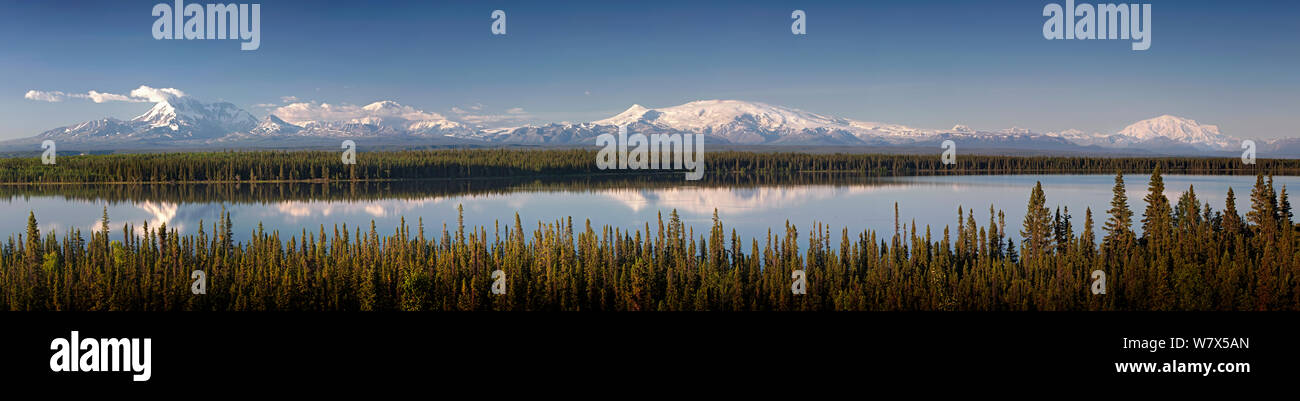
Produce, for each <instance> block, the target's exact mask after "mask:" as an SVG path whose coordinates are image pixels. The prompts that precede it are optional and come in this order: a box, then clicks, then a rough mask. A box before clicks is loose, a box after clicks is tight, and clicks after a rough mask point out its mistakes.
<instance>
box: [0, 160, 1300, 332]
mask: <svg viewBox="0 0 1300 401" xmlns="http://www.w3.org/2000/svg"><path fill="white" fill-rule="evenodd" d="M475 152H481V153H478V155H480V156H482V155H492V154H494V152H505V151H475ZM575 152H576V151H575ZM731 156H734V157H733V158H732V159H728V158H727V156H724V157H723V158H721V160H722V161H721V162H719V161H716V160H718V159H717V158H715V159H713V160H715V162H714V163H718V164H715V166H716V165H721V164H724V163H727V162H728V161H730V162H734V164H733V166H732V167H730V168H726V167H722V168H723V170H725V171H732V172H736V171H741V170H746V169H749V170H750V171H753V169H755V168H758V169H760V170H761V169H762V166H764V163H765V162H764V161H763V160H765V159H764V158H762V157H754V158H753V160H754V161H755V162H754V164H743V163H741V162H740V160H741V159H744V158H745V157H748V156H744V155H743V154H734V155H731ZM742 156H744V157H742ZM111 157H125V158H136V157H140V158H149V157H161V158H163V159H164V160H165V159H166V156H111ZM230 157H234V158H238V157H243V156H241V154H232V155H231V156H230ZM466 157H469V156H466ZM581 157H586V156H581ZM581 157H579V156H574V159H575V160H578V159H580V158H581ZM793 157H794V156H788V155H780V156H776V157H772V159H774V160H787V159H785V158H791V159H789V160H795V159H793ZM836 157H841V156H838V155H836V156H808V157H807V158H805V159H798V160H799V161H797V163H803V164H804V165H808V166H809V167H810V169H812V168H814V167H820V168H821V169H823V170H826V169H839V168H846V169H847V168H849V167H848V166H840V165H836V164H834V163H829V164H826V165H822V164H821V162H820V161H818V160H819V158H825V159H826V160H834V158H836ZM914 159H915V160H921V158H919V157H916V158H914ZM196 160H208V159H204V158H199V159H196ZM311 160H312V159H311V158H300V159H299V161H300V162H304V163H308V164H310V161H311ZM322 160H323V159H322ZM557 160H558V159H557ZM586 160H588V162H589V160H590V159H586ZM844 160H860V161H858V162H853V163H855V164H853V166H852V168H861V169H865V170H870V169H871V168H873V167H872V163H874V162H870V161H869V160H877V159H869V158H861V157H860V158H856V159H854V158H850V157H844ZM878 160H897V161H906V160H910V159H908V158H907V157H903V156H897V157H896V156H883V157H881V158H880V159H878ZM966 160H968V161H967V163H991V164H996V165H1007V166H1012V165H1020V164H1023V163H1031V162H1034V160H1036V159H1033V158H1029V159H1016V158H997V157H990V158H979V157H972V158H967V159H966ZM1043 160H1044V161H1042V162H1041V163H1043V164H1042V169H1051V168H1053V167H1051V166H1058V165H1065V164H1069V163H1068V160H1070V159H1043ZM1046 160H1050V161H1046ZM1062 160H1065V161H1066V162H1063V161H1062ZM1081 160H1087V159H1081ZM533 161H537V159H527V160H523V159H516V160H510V161H505V159H502V160H501V163H506V164H510V163H531V162H533ZM5 162H6V163H10V164H13V163H22V162H18V161H12V160H6V161H5ZM322 162H323V161H322ZM562 162H563V161H562V160H560V161H556V163H561V164H562ZM61 163H62V162H61ZM1034 163H1037V162H1034ZM1080 163H1082V165H1086V166H1087V167H1089V168H1102V167H1098V166H1104V167H1106V168H1110V169H1111V172H1112V173H1114V172H1115V171H1133V170H1135V169H1138V168H1144V167H1146V166H1151V168H1150V169H1149V170H1147V172H1146V174H1151V178H1152V179H1151V181H1150V187H1149V188H1147V193H1148V195H1147V197H1146V201H1147V202H1146V204H1147V205H1148V206H1147V207H1146V209H1145V210H1131V209H1130V208H1129V202H1128V201H1129V200H1128V199H1127V197H1126V195H1125V185H1124V180H1123V178H1124V176H1123V173H1122V172H1121V173H1116V175H1115V186H1114V198H1113V200H1112V201H1111V203H1110V205H1108V206H1105V207H1102V208H1098V209H1097V210H1094V209H1093V208H1088V209H1086V210H1084V211H1082V219H1083V223H1082V225H1081V227H1083V228H1082V229H1081V230H1077V229H1075V225H1076V223H1078V218H1079V216H1078V215H1077V214H1078V213H1079V212H1080V211H1077V210H1076V211H1070V210H1060V209H1058V210H1050V209H1049V208H1048V207H1047V206H1046V205H1047V204H1048V202H1047V197H1048V196H1049V195H1050V194H1046V193H1044V192H1043V190H1042V186H1041V183H1040V184H1039V185H1038V186H1036V187H1034V188H1033V189H1032V191H1031V192H1030V193H1029V194H1028V195H1029V196H1028V204H1027V209H1026V215H1025V216H1026V217H1025V219H1024V224H1023V226H1022V227H1007V226H1006V224H1005V219H1004V218H1003V212H1002V211H1000V210H995V209H993V208H992V207H990V208H989V209H988V210H987V211H985V210H978V211H977V210H973V209H969V208H967V209H958V210H956V211H954V212H955V213H956V216H954V217H955V220H954V224H953V225H952V226H946V227H928V226H927V227H923V228H918V227H916V225H915V224H908V225H906V226H907V227H908V228H909V229H908V230H906V232H904V230H899V229H898V228H897V227H899V226H900V225H899V224H898V222H899V220H900V219H902V218H901V217H899V216H898V212H897V210H896V211H895V217H894V218H895V227H896V228H895V230H894V232H884V233H882V232H875V231H862V232H850V231H849V230H848V229H844V230H843V231H841V232H838V233H833V232H830V231H829V230H828V229H826V228H825V227H824V226H822V225H819V224H814V225H812V226H811V229H807V230H806V231H804V232H801V231H800V229H799V228H797V227H796V226H795V225H792V224H790V223H787V224H786V226H785V227H784V231H777V232H769V234H768V235H767V236H766V237H764V238H739V237H738V236H737V235H736V233H735V231H728V229H727V227H726V225H725V224H724V223H725V222H723V221H720V220H718V219H717V217H716V212H715V217H714V221H713V223H712V226H711V227H707V232H696V231H695V228H694V227H688V226H686V225H685V224H683V222H682V221H681V219H680V218H679V217H678V215H677V213H676V211H672V212H671V213H668V215H667V216H662V215H661V216H660V218H659V219H658V221H651V222H646V223H645V225H644V226H643V227H640V228H638V229H635V230H623V229H620V228H612V227H608V226H605V227H593V226H592V225H591V224H590V223H589V222H584V221H582V220H578V221H575V220H574V219H573V218H572V217H570V218H566V219H563V220H557V221H550V222H539V223H536V225H533V224H527V225H526V224H525V223H524V222H521V221H520V220H519V217H518V215H517V214H516V215H515V216H514V218H513V220H511V219H509V217H508V216H503V218H505V219H506V220H505V221H504V222H499V223H498V224H497V225H495V226H492V227H465V226H464V224H463V222H461V223H460V224H458V225H457V226H455V227H447V226H445V225H443V226H442V227H425V225H424V223H423V222H422V221H418V220H417V221H415V222H406V221H403V224H402V225H401V227H399V228H398V229H396V230H395V231H393V232H385V233H380V232H376V230H375V227H374V224H373V222H372V223H371V225H370V227H368V228H367V227H348V226H330V227H327V226H323V225H322V226H320V227H318V228H317V229H315V230H302V231H301V232H297V233H281V232H266V231H264V230H263V229H262V227H260V225H259V227H234V226H233V224H232V223H231V222H230V220H229V214H224V215H225V216H226V217H225V218H223V219H221V220H219V221H215V222H209V223H208V224H207V225H206V227H204V226H203V225H202V224H201V228H200V229H199V230H197V232H196V233H194V234H181V233H179V232H177V231H176V230H174V229H170V228H168V227H166V226H159V227H148V226H140V227H137V226H132V225H122V226H116V227H115V226H113V222H112V220H111V218H110V216H108V213H107V211H106V210H105V212H104V216H103V219H102V222H101V224H102V225H101V227H100V229H99V230H94V231H93V232H88V233H83V232H81V231H80V230H77V229H69V230H68V231H66V232H61V233H54V232H48V233H42V232H40V231H39V230H38V225H37V219H38V218H39V217H40V216H36V215H34V214H32V215H29V218H28V226H27V231H26V233H25V234H20V235H16V236H13V237H10V238H9V239H8V241H7V242H6V243H4V244H0V310H10V311H182V310H184V311H264V310H265V311H297V310H304V311H383V310H404V311H421V310H432V311H489V310H503V311H504V310H515V311H594V310H601V311H685V310H711V311H814V310H827V311H830V310H864V311H907V310H938V311H953V310H977V311H994V310H1016V311H1054V310H1142V311H1146V310H1300V278H1298V277H1300V251H1298V250H1297V228H1298V227H1297V226H1296V225H1294V224H1293V223H1292V217H1293V215H1292V214H1293V213H1292V208H1291V205H1290V202H1289V200H1288V196H1287V193H1286V189H1285V188H1282V189H1281V191H1280V193H1279V192H1278V191H1277V189H1276V188H1274V186H1273V179H1272V177H1271V176H1265V175H1264V174H1259V173H1257V174H1256V180H1255V181H1256V182H1255V185H1254V187H1253V188H1252V189H1251V190H1250V193H1249V194H1243V195H1242V196H1248V198H1242V199H1240V200H1239V199H1238V198H1237V195H1238V194H1234V193H1233V192H1232V191H1231V190H1230V191H1229V192H1228V194H1227V196H1228V197H1227V204H1226V207H1225V208H1224V210H1212V209H1211V208H1210V207H1209V205H1208V204H1207V203H1204V202H1201V201H1200V200H1199V199H1198V198H1197V195H1196V192H1195V188H1189V189H1188V190H1187V191H1186V192H1185V193H1184V194H1183V195H1182V196H1181V197H1180V198H1179V199H1176V200H1172V201H1171V200H1170V199H1167V198H1166V197H1165V196H1164V195H1163V194H1164V192H1165V188H1164V184H1163V181H1162V179H1161V178H1162V171H1161V166H1166V167H1171V166H1172V167H1174V168H1173V169H1174V170H1177V171H1186V170H1188V169H1191V168H1192V167H1198V168H1205V169H1215V168H1219V167H1222V168H1223V169H1224V170H1231V169H1232V167H1227V166H1230V165H1231V163H1230V162H1229V161H1227V160H1223V161H1218V160H1215V159H1210V160H1200V161H1198V160H1195V159H1188V160H1182V161H1176V162H1168V163H1159V162H1151V161H1140V160H1137V159H1133V160H1127V159H1106V160H1102V161H1096V162H1080ZM1277 163H1278V164H1277V165H1272V166H1273V167H1275V168H1277V169H1279V170H1283V171H1285V170H1286V169H1287V168H1294V166H1291V165H1292V164H1294V163H1292V162H1285V161H1284V162H1277ZM186 164H187V163H181V162H177V163H175V164H167V163H160V164H157V165H150V164H147V163H146V164H140V165H138V166H137V167H133V168H126V167H122V166H125V165H126V164H125V163H124V164H123V165H122V166H118V167H119V168H116V169H114V168H105V169H95V170H94V171H95V172H93V173H92V170H89V169H84V170H77V169H69V170H68V171H69V172H68V173H66V174H64V175H62V176H58V177H57V179H50V180H47V181H49V182H53V181H60V180H67V179H69V178H74V179H75V180H81V181H95V180H104V181H117V180H144V181H149V180H199V179H203V178H212V177H222V176H221V175H219V174H220V172H216V171H206V170H204V168H205V167H204V166H210V164H205V163H197V164H193V165H191V166H190V167H182V166H184V165H186ZM336 164H337V163H336ZM151 166H153V167H151ZM402 168H403V167H401V166H400V165H398V164H394V165H389V166H385V167H383V169H384V171H387V172H389V173H392V172H393V171H402V170H401V169H402ZM970 168H972V169H974V168H977V167H974V166H971V167H970ZM980 168H982V169H985V170H981V171H989V172H995V171H996V168H994V169H987V168H988V166H983V167H980ZM238 169H243V170H240V171H250V173H249V174H257V177H259V178H260V177H268V176H276V177H287V178H293V177H299V175H294V174H301V172H298V173H289V172H276V170H274V169H271V170H267V169H263V168H260V167H258V166H244V167H238ZM248 169H251V170H248ZM326 170H328V169H326ZM471 170H472V169H471ZM0 171H3V172H4V176H5V178H6V179H11V180H26V179H31V178H32V177H31V174H32V173H31V171H32V170H24V169H22V168H6V169H3V170H0ZM78 171H80V172H78ZM232 171H233V170H232ZM303 171H321V170H320V169H314V170H313V169H311V168H307V169H305V170H303ZM536 171H545V169H544V168H543V169H542V170H536ZM789 171H800V170H789ZM372 172H373V171H372ZM468 173H469V170H466V174H468ZM475 173H477V172H475ZM208 174H218V175H216V176H213V175H208ZM226 174H230V175H229V176H228V177H226V178H234V179H245V177H248V178H251V176H249V175H243V174H244V173H230V172H227V173H226ZM322 174H325V175H326V176H328V177H331V178H333V177H335V175H336V172H334V171H327V172H325V173H322ZM369 174H370V173H366V174H365V175H367V176H368V175H369ZM403 174H404V173H403ZM236 175H237V176H238V177H237V178H236V177H235V176H236ZM40 180H41V179H40V178H39V177H38V178H37V180H36V181H40ZM1239 201H1240V202H1241V206H1240V207H1241V209H1243V211H1244V212H1245V213H1244V214H1243V213H1241V212H1240V211H1239V210H1238V206H1237V203H1238V202H1239ZM1094 219H1103V220H1104V222H1105V223H1104V227H1105V229H1104V230H1103V231H1102V232H1093V230H1092V227H1093V224H1092V223H1093V220H1094ZM1139 229H1140V231H1139ZM234 230H250V231H251V232H252V240H251V241H249V242H247V243H243V242H235V241H233V240H232V238H233V233H234V232H235V231H234ZM776 230H780V227H778V228H776ZM1008 230H1016V231H1008ZM1013 232H1015V233H1018V238H1023V239H1024V240H1023V241H1021V242H1019V243H1017V242H1016V241H1014V240H1013V239H1011V236H1012V233H1013ZM196 270H199V271H202V272H203V275H204V276H206V289H205V290H206V293H204V294H202V295H195V294H194V293H193V291H192V290H193V288H192V286H193V283H194V281H195V280H194V279H193V277H194V276H193V274H195V273H194V272H195V271H196ZM497 270H500V271H501V272H504V278H503V279H502V281H503V283H504V288H502V289H503V290H504V291H503V292H502V293H501V294H499V295H498V294H494V292H493V286H494V280H495V279H496V277H495V276H496V275H494V272H495V271H497ZM796 270H802V271H804V272H805V274H806V293H805V294H801V295H795V294H793V293H792V275H793V274H794V273H795V271H796ZM1096 271H1100V272H1101V273H1102V274H1104V284H1102V285H1100V286H1099V285H1098V280H1097V278H1098V276H1096V275H1095V274H1096V273H1094V272H1096ZM1098 288H1100V289H1101V290H1104V294H1100V293H1095V292H1097V289H1098Z"/></svg>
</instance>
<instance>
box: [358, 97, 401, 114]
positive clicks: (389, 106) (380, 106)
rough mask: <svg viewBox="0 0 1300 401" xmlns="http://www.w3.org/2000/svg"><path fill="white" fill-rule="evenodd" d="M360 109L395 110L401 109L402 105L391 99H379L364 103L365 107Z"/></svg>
mask: <svg viewBox="0 0 1300 401" xmlns="http://www.w3.org/2000/svg"><path fill="white" fill-rule="evenodd" d="M362 109H363V110H366V111H371V112H383V111H392V112H397V111H401V110H402V105H401V104H398V103H397V102H394V101H392V100H380V101H378V102H374V103H371V104H367V105H365V107H362Z"/></svg>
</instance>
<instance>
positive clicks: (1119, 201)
mask: <svg viewBox="0 0 1300 401" xmlns="http://www.w3.org/2000/svg"><path fill="white" fill-rule="evenodd" d="M1111 191H1112V192H1113V193H1114V196H1113V197H1112V198H1111V200H1110V210H1108V211H1106V213H1107V214H1109V215H1110V217H1109V218H1107V219H1106V225H1105V226H1104V227H1103V228H1104V229H1105V230H1106V235H1105V236H1104V237H1102V244H1103V246H1104V247H1105V248H1107V249H1115V248H1117V247H1119V246H1123V245H1124V244H1126V243H1127V242H1128V240H1129V239H1130V238H1131V237H1132V235H1133V228H1132V227H1133V212H1132V211H1131V210H1129V208H1128V195H1126V194H1125V193H1124V174H1123V173H1120V172H1116V173H1115V187H1114V189H1112V190H1111Z"/></svg>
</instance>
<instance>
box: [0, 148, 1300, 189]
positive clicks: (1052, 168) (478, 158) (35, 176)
mask: <svg viewBox="0 0 1300 401" xmlns="http://www.w3.org/2000/svg"><path fill="white" fill-rule="evenodd" d="M596 154H597V151H596V150H593V149H552V150H520V149H450V150H412V151H394V152H363V153H360V154H358V155H357V160H356V161H357V163H356V164H351V165H345V164H343V163H342V160H341V157H340V153H337V152H325V151H261V152H205V153H153V154H114V155H87V156H70V155H69V156H59V157H58V159H57V160H58V163H56V164H53V165H43V164H41V161H40V159H39V158H37V157H25V158H3V159H0V183H7V184H24V185H30V184H41V183H160V182H189V183H201V182H208V183H215V182H277V181H278V182H285V181H373V180H410V179H446V178H494V177H515V178H518V177H542V176H551V177H553V176H573V175H591V174H603V175H624V176H634V175H644V174H646V171H644V170H599V169H597V167H596V163H595V160H596ZM705 165H706V170H705V171H706V174H705V177H706V178H707V179H730V178H733V177H776V178H781V177H786V176H790V175H799V174H807V173H825V172H850V173H858V174H869V175H882V176H883V175H923V174H1040V173H1098V174H1110V173H1114V172H1115V171H1124V172H1128V173H1139V172H1149V171H1151V169H1154V168H1156V167H1161V168H1163V169H1164V170H1165V171H1166V172H1170V173H1179V174H1247V175H1254V174H1256V173H1257V172H1268V173H1275V174H1288V175H1297V174H1300V160H1290V159H1259V160H1258V161H1257V163H1256V164H1251V165H1247V164H1243V163H1241V160H1240V159H1237V158H1150V157H1145V158H1096V157H1059V156H1039V157H1018V156H978V155H965V156H962V157H959V158H957V163H956V164H955V165H951V166H949V165H944V164H943V163H942V162H941V161H940V158H939V156H938V154H937V153H936V154H934V155H872V154H809V153H775V152H774V153H757V152H736V151H722V152H709V153H708V155H707V156H706V158H705Z"/></svg>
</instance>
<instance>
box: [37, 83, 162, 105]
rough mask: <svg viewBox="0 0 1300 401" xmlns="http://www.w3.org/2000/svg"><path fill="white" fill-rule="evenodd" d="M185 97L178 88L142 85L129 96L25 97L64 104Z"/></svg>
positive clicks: (57, 94)
mask: <svg viewBox="0 0 1300 401" xmlns="http://www.w3.org/2000/svg"><path fill="white" fill-rule="evenodd" d="M181 97H185V92H182V91H181V90H180V89H176V88H154V87H150V86H147V85H140V87H139V88H135V89H132V90H131V92H129V94H127V95H122V94H117V93H104V92H99V91H94V90H91V91H87V92H86V93H67V92H62V91H41V90H35V89H32V90H29V91H27V93H26V94H24V95H23V98H24V99H27V100H35V101H38V102H53V103H57V102H62V101H65V100H69V99H86V100H90V101H92V102H95V103H106V102H129V103H144V102H151V103H158V102H163V101H167V100H171V99H176V98H181Z"/></svg>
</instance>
